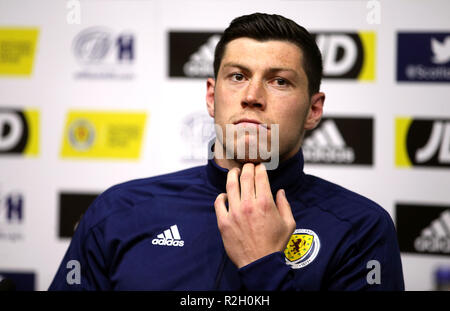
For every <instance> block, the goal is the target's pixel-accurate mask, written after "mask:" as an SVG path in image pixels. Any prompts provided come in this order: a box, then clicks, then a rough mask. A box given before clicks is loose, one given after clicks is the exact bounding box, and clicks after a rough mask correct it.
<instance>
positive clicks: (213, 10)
mask: <svg viewBox="0 0 450 311" xmlns="http://www.w3.org/2000/svg"><path fill="white" fill-rule="evenodd" d="M253 12H265V13H276V14H281V15H284V16H286V17H288V18H291V19H293V20H295V21H296V22H297V23H299V24H301V25H303V26H305V27H306V28H307V29H309V30H310V31H311V33H313V34H314V36H315V39H316V41H317V43H318V45H319V47H320V49H321V50H322V53H323V58H324V64H325V70H324V80H323V84H322V90H323V91H324V92H325V93H326V101H325V108H324V109H325V115H324V119H323V121H322V122H321V124H320V125H319V126H318V127H317V129H315V130H314V131H312V132H310V133H308V134H307V136H306V137H305V142H304V152H305V159H306V162H307V163H306V165H305V171H306V172H307V173H310V174H314V175H318V176H320V177H323V178H325V179H328V180H330V181H333V182H335V183H338V184H340V185H342V186H345V187H347V188H350V189H352V190H354V191H356V192H359V193H361V194H363V195H365V196H367V197H369V198H371V199H372V200H374V201H376V202H378V203H379V204H380V205H381V206H383V208H385V209H386V210H387V211H388V212H389V214H390V215H391V217H392V218H393V219H394V222H395V224H396V227H397V231H398V238H399V243H400V248H401V251H402V262H403V269H404V275H405V282H406V289H407V290H432V289H434V287H435V284H434V282H435V281H434V271H435V270H436V268H437V267H440V266H447V267H448V266H449V265H450V260H449V259H450V236H449V235H450V193H449V189H450V102H449V95H450V91H449V90H450V88H449V81H450V19H449V18H448V12H450V2H449V1H447V0H439V1H438V0H427V1H409V0H408V1H406V0H405V1H373V0H372V1H363V0H361V1H356V0H355V1H338V0H336V1H300V0H299V1H294V0H291V1H287V0H286V1H281V0H280V1H233V0H231V1H219V0H216V1H211V0H208V1H162V0H160V1H156V0H155V1H144V0H141V1H114V0H110V1H108V0H97V1H96V0H89V1H87V0H86V1H76V0H67V1H64V0H55V1H49V0H46V1H43V0H41V1H24V0H2V1H1V2H0V172H1V173H0V275H1V276H2V277H9V278H12V279H13V280H15V281H16V283H17V284H18V288H20V289H36V290H46V289H47V288H48V286H49V284H50V282H51V280H52V278H53V276H54V274H55V272H56V269H57V267H58V265H59V264H60V262H61V259H62V257H63V255H64V253H65V251H66V249H67V247H68V245H69V242H70V238H71V236H72V234H73V231H74V229H75V228H76V225H77V223H78V221H79V219H80V217H81V215H82V213H83V212H84V210H85V209H86V208H87V206H89V204H90V202H92V200H93V199H94V198H95V197H96V196H97V195H98V194H99V193H101V192H102V191H104V190H105V189H107V188H108V187H110V186H112V185H114V184H117V183H120V182H123V181H126V180H130V179H136V178H142V177H148V176H155V175H158V174H163V173H168V172H173V171H176V170H180V169H183V168H188V167H191V166H195V165H202V164H204V163H205V162H206V156H207V153H206V146H207V143H208V141H209V140H210V139H211V138H212V137H214V133H213V120H212V119H211V118H210V117H209V116H208V114H207V113H206V103H205V91H206V78H205V77H207V76H208V75H209V74H211V70H212V60H213V51H214V46H215V44H216V43H217V41H218V40H219V38H220V35H221V33H222V31H223V30H224V29H225V28H226V27H227V25H228V24H229V22H230V21H231V20H232V19H233V18H234V17H236V16H240V15H243V14H248V13H253ZM382 268H383V267H381V269H382ZM381 281H383V280H381Z"/></svg>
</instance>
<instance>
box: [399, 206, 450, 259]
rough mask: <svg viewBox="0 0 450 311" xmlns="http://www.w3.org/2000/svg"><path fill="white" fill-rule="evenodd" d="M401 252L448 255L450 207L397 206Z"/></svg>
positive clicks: (449, 246)
mask: <svg viewBox="0 0 450 311" xmlns="http://www.w3.org/2000/svg"><path fill="white" fill-rule="evenodd" d="M395 218H396V228H397V234H398V241H399V245H400V251H402V252H405V253H418V254H433V255H445V256H449V255H450V206H437V205H419V204H397V205H396V217H395Z"/></svg>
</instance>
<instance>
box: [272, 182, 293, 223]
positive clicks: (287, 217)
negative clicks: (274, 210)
mask: <svg viewBox="0 0 450 311" xmlns="http://www.w3.org/2000/svg"><path fill="white" fill-rule="evenodd" d="M276 204H277V207H278V211H279V213H280V216H281V218H283V220H284V222H285V223H286V224H288V225H289V226H291V227H292V228H291V229H292V230H294V229H295V219H294V215H292V210H291V205H290V204H289V202H288V200H287V198H286V193H285V191H284V190H283V189H280V190H278V192H277V198H276Z"/></svg>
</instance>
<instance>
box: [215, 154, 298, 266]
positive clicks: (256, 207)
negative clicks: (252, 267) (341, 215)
mask: <svg viewBox="0 0 450 311" xmlns="http://www.w3.org/2000/svg"><path fill="white" fill-rule="evenodd" d="M239 173H240V169H239V168H234V169H232V170H230V171H229V172H228V176H227V186H226V187H227V193H226V194H225V193H221V194H219V195H218V196H217V198H216V201H215V202H214V207H215V209H216V216H217V223H218V226H219V230H220V233H221V235H222V240H223V244H224V246H225V250H226V252H227V254H228V257H230V259H231V261H233V263H234V264H235V265H236V266H237V267H238V268H242V267H243V266H245V265H247V264H249V263H251V262H253V261H255V260H257V259H259V258H262V257H264V256H266V255H269V254H271V253H274V252H278V251H283V250H284V249H285V247H286V244H287V243H288V241H289V239H290V237H291V234H292V232H293V231H294V230H295V226H296V224H295V220H294V216H293V215H292V211H291V206H290V205H289V202H288V201H287V199H286V195H285V193H284V190H279V191H278V192H277V195H276V204H275V202H274V200H273V196H272V192H271V190H270V184H269V178H268V176H267V171H266V168H265V167H264V165H263V164H258V165H256V166H255V165H254V164H252V163H246V164H244V167H243V168H242V174H240V186H239ZM227 200H228V207H229V209H228V211H227V208H226V205H225V202H226V201H227Z"/></svg>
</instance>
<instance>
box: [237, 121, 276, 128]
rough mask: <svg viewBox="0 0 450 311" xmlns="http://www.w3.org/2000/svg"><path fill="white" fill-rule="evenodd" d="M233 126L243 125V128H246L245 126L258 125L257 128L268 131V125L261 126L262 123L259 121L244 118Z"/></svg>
mask: <svg viewBox="0 0 450 311" xmlns="http://www.w3.org/2000/svg"><path fill="white" fill-rule="evenodd" d="M233 124H234V125H237V124H240V125H243V126H246V125H250V126H251V125H258V126H261V127H264V128H266V129H270V126H269V124H263V123H261V122H260V121H258V120H256V119H248V118H244V119H240V120H239V121H236V122H234V123H233Z"/></svg>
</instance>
